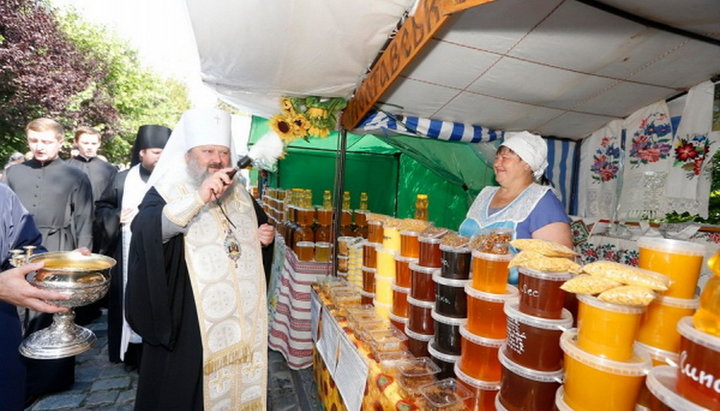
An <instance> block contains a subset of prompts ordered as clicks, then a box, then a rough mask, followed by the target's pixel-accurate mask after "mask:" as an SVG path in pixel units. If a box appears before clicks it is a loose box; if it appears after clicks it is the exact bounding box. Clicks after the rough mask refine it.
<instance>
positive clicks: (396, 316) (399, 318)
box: [388, 312, 408, 324]
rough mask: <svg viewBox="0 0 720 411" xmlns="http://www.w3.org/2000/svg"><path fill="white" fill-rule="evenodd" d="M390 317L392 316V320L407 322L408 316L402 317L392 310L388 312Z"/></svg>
mask: <svg viewBox="0 0 720 411" xmlns="http://www.w3.org/2000/svg"><path fill="white" fill-rule="evenodd" d="M388 318H390V319H391V320H392V321H397V322H399V323H403V324H407V322H408V318H407V317H400V316H399V315H395V314H393V313H392V312H390V313H388Z"/></svg>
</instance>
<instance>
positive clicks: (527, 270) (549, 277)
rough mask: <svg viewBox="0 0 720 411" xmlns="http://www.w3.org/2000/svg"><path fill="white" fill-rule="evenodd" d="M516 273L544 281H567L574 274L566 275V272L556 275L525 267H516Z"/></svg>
mask: <svg viewBox="0 0 720 411" xmlns="http://www.w3.org/2000/svg"><path fill="white" fill-rule="evenodd" d="M518 272H519V273H520V274H524V275H527V276H528V277H534V278H539V279H541V280H546V281H567V280H569V279H571V278H573V276H574V274H572V273H568V272H562V271H561V272H557V273H551V272H545V271H538V270H533V269H532V268H525V267H518Z"/></svg>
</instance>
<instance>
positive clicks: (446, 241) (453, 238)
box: [440, 231, 470, 248]
mask: <svg viewBox="0 0 720 411" xmlns="http://www.w3.org/2000/svg"><path fill="white" fill-rule="evenodd" d="M469 240H470V239H469V238H467V237H463V236H461V235H460V234H458V233H456V232H454V231H450V232H449V233H447V234H445V235H444V236H443V238H441V239H440V244H442V245H445V246H448V247H456V248H460V247H466V246H467V245H468V241H469Z"/></svg>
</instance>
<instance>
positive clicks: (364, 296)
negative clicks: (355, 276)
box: [358, 290, 375, 305]
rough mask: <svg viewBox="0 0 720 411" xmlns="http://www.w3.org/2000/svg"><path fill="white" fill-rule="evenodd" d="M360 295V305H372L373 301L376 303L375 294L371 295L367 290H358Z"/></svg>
mask: <svg viewBox="0 0 720 411" xmlns="http://www.w3.org/2000/svg"><path fill="white" fill-rule="evenodd" d="M358 293H359V294H360V304H363V305H365V304H369V305H372V304H373V301H375V293H370V292H367V291H365V290H358Z"/></svg>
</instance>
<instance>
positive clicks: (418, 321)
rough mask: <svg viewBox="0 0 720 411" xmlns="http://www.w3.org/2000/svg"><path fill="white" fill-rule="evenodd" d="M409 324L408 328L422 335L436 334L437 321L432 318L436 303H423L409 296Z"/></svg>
mask: <svg viewBox="0 0 720 411" xmlns="http://www.w3.org/2000/svg"><path fill="white" fill-rule="evenodd" d="M407 302H408V324H407V328H408V329H409V330H411V331H413V332H416V333H420V334H428V335H432V334H434V333H435V320H433V318H432V309H433V306H434V305H435V303H433V302H432V301H421V300H416V299H415V298H413V297H411V296H408V298H407Z"/></svg>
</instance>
